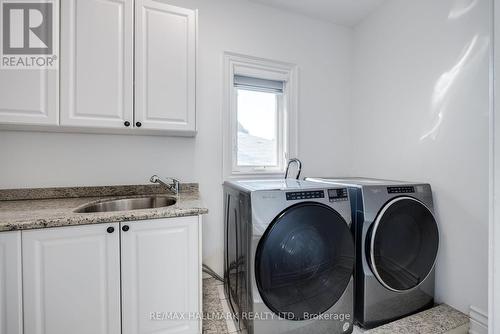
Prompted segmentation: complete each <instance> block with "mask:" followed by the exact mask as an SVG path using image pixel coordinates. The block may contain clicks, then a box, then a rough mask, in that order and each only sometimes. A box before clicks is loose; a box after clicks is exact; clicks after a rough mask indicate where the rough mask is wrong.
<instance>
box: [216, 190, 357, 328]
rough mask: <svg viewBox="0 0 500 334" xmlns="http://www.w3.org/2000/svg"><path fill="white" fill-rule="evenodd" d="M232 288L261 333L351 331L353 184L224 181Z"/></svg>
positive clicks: (231, 296)
mask: <svg viewBox="0 0 500 334" xmlns="http://www.w3.org/2000/svg"><path fill="white" fill-rule="evenodd" d="M224 199H225V200H224V202H225V209H224V211H225V245H226V246H225V261H224V262H225V272H224V278H225V293H226V296H227V299H228V300H229V301H230V306H231V308H232V311H233V312H234V313H235V315H236V317H237V319H238V322H237V323H238V325H239V327H240V329H242V330H243V331H245V332H248V333H255V334H267V333H272V334H278V333H290V334H293V333H307V334H315V333H325V334H326V333H328V334H335V333H351V332H352V329H353V327H352V319H353V317H352V307H353V305H352V298H353V296H352V283H353V282H352V272H353V269H354V242H353V238H352V234H351V231H350V225H351V214H350V210H351V209H350V203H349V199H348V192H347V188H346V187H339V186H325V185H320V184H318V183H312V182H307V181H301V180H265V181H248V180H246V181H245V180H241V181H234V182H225V183H224Z"/></svg>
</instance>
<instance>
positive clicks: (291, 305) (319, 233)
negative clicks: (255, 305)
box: [255, 202, 354, 320]
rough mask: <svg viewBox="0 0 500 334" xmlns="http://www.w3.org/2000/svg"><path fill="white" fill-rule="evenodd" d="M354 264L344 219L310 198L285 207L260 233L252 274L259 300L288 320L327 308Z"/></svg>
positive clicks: (339, 291)
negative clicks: (307, 200)
mask: <svg viewBox="0 0 500 334" xmlns="http://www.w3.org/2000/svg"><path fill="white" fill-rule="evenodd" d="M353 268H354V244H353V239H352V235H351V232H350V229H349V227H348V225H347V223H346V221H345V220H344V219H343V218H342V217H341V216H340V215H339V213H338V212H336V211H335V210H333V209H332V208H330V207H328V206H326V205H323V204H320V203H313V202H304V203H300V204H297V205H295V206H292V207H289V208H288V209H286V210H285V211H284V212H282V213H281V214H280V215H279V216H278V217H277V218H276V219H275V220H274V221H273V222H272V223H271V224H270V226H269V227H268V229H267V231H266V232H265V233H264V235H263V236H262V238H261V240H260V242H259V245H258V246H257V253H256V258H255V278H256V282H257V287H258V289H259V292H260V295H261V297H262V299H263V301H264V303H265V304H266V305H267V307H269V308H270V309H271V310H272V311H273V312H274V313H276V314H278V315H279V316H280V317H282V318H285V319H288V320H303V319H306V318H308V317H311V316H314V315H319V314H322V313H324V312H325V311H327V310H328V309H330V308H331V307H332V306H333V305H334V304H335V303H336V302H337V301H338V300H339V299H340V297H341V296H342V294H343V293H344V291H345V289H346V288H347V286H348V284H349V281H350V279H351V275H352V271H353Z"/></svg>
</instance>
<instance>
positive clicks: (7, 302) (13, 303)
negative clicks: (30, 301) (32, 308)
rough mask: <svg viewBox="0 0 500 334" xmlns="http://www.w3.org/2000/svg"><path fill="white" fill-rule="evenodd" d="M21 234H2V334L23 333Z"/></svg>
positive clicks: (0, 242) (0, 302) (0, 289)
mask: <svg viewBox="0 0 500 334" xmlns="http://www.w3.org/2000/svg"><path fill="white" fill-rule="evenodd" d="M22 295H23V294H22V275H21V232H19V231H16V232H3V233H0V334H22V333H23V306H22Z"/></svg>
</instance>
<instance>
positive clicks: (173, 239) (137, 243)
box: [121, 217, 201, 334]
mask: <svg viewBox="0 0 500 334" xmlns="http://www.w3.org/2000/svg"><path fill="white" fill-rule="evenodd" d="M198 220H199V218H198V217H182V218H168V219H158V220H152V221H140V222H133V223H122V228H123V226H125V225H126V226H129V228H130V229H129V230H128V231H126V232H122V235H121V237H122V244H121V248H122V308H123V313H122V315H123V317H122V318H123V319H122V326H123V332H122V333H123V334H146V333H163V334H168V333H176V334H188V333H200V332H201V323H200V321H199V319H196V318H192V319H189V318H188V317H189V316H190V315H191V316H193V315H194V316H196V315H198V314H199V313H198V312H201V307H200V302H201V280H200V278H201V263H200V254H199V252H200V246H199V242H200V241H199V233H200V231H199V225H198V224H199V223H198ZM182 316H184V317H186V318H185V319H181V317H182Z"/></svg>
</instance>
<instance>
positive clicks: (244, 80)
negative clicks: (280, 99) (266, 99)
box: [234, 75, 285, 93]
mask: <svg viewBox="0 0 500 334" xmlns="http://www.w3.org/2000/svg"><path fill="white" fill-rule="evenodd" d="M284 86H285V83H284V82H283V81H278V80H269V79H260V78H253V77H247V76H244V75H235V76H234V87H236V88H242V89H248V90H256V91H263V92H272V93H283V90H284Z"/></svg>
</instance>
